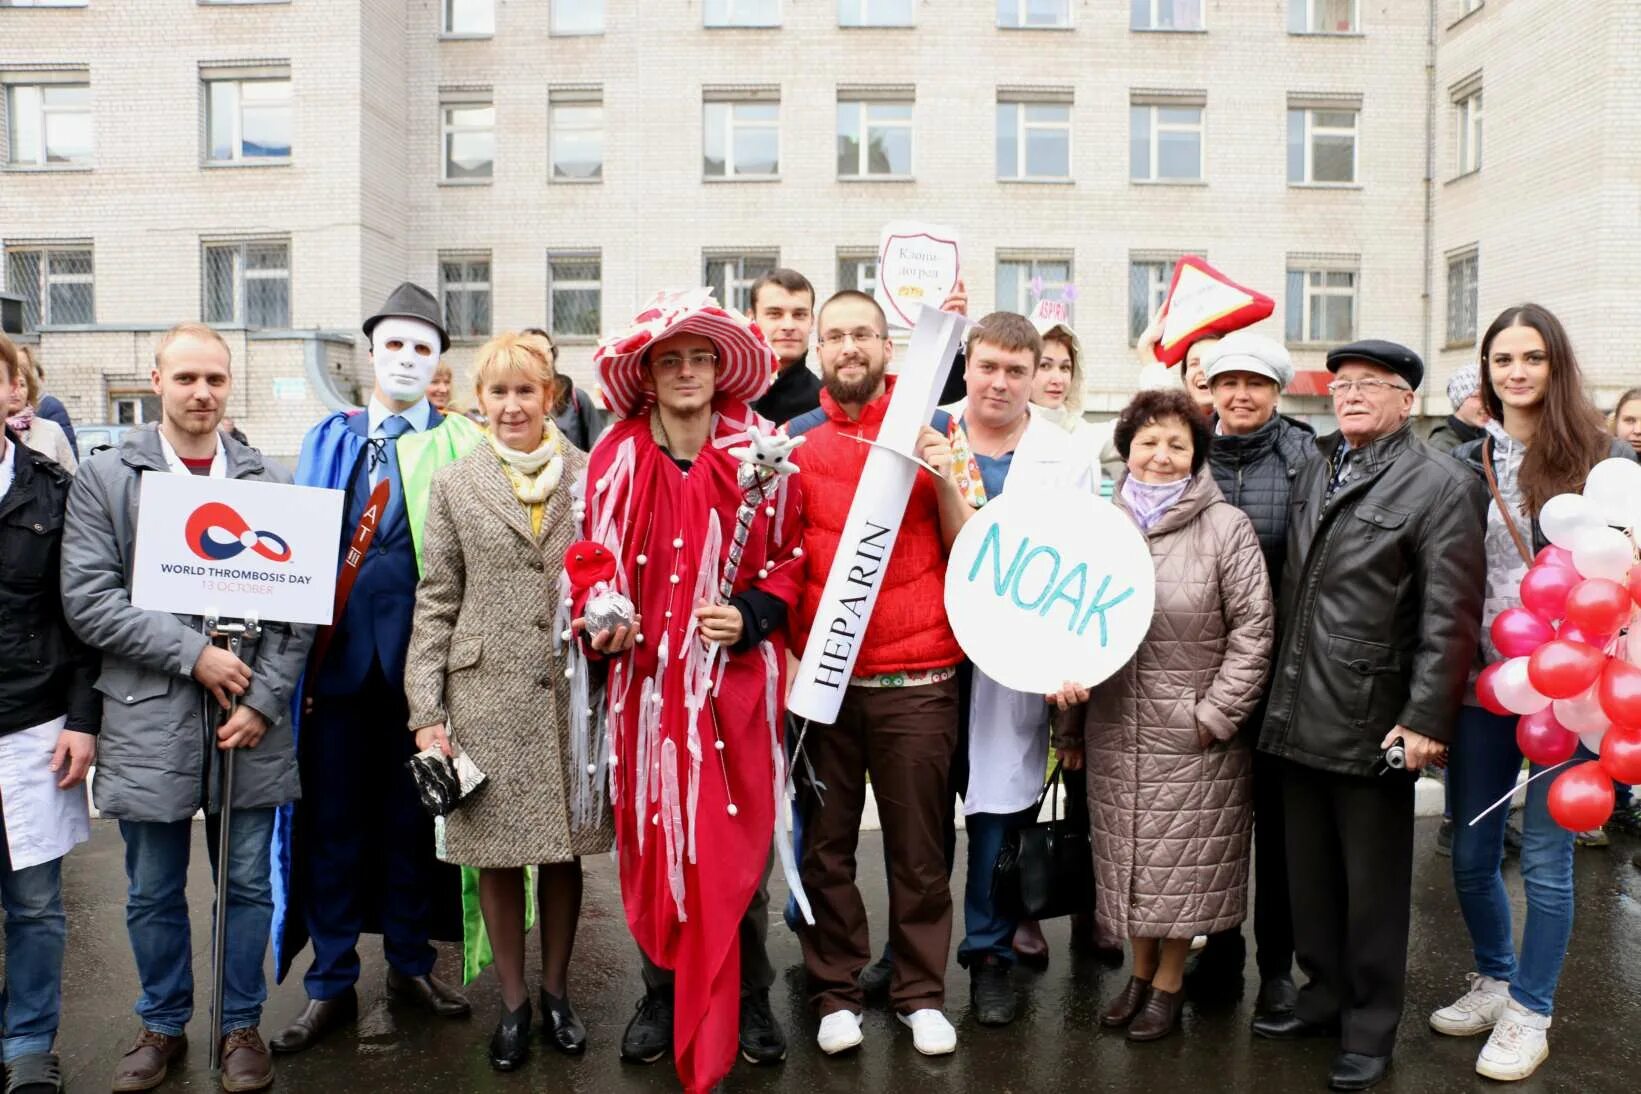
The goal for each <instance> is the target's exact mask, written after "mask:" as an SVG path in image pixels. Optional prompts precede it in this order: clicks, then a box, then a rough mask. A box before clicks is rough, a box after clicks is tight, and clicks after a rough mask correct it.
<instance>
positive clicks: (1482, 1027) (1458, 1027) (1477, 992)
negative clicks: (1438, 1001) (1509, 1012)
mask: <svg viewBox="0 0 1641 1094" xmlns="http://www.w3.org/2000/svg"><path fill="white" fill-rule="evenodd" d="M1465 979H1466V980H1467V981H1469V983H1470V990H1469V991H1467V992H1465V993H1464V994H1463V995H1461V996H1459V998H1458V1000H1457V1001H1456V1002H1454V1003H1453V1005H1452V1006H1448V1007H1443V1008H1442V1009H1441V1010H1438V1011H1436V1012H1435V1013H1433V1014H1432V1015H1431V1016H1430V1028H1431V1029H1433V1030H1435V1031H1436V1032H1437V1033H1445V1034H1447V1035H1448V1036H1449V1037H1474V1036H1475V1035H1476V1034H1478V1033H1486V1032H1487V1031H1488V1030H1490V1029H1492V1028H1493V1025H1494V1023H1496V1022H1497V1021H1498V1020H1499V1015H1501V1014H1503V1013H1504V1005H1505V1004H1506V1003H1508V1002H1509V1001H1510V985H1509V984H1508V983H1506V982H1505V981H1503V980H1494V979H1493V978H1492V977H1491V976H1483V975H1482V974H1481V973H1479V972H1470V973H1465Z"/></svg>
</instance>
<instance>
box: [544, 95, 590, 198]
mask: <svg viewBox="0 0 1641 1094" xmlns="http://www.w3.org/2000/svg"><path fill="white" fill-rule="evenodd" d="M547 144H548V150H549V153H550V155H551V158H552V164H553V173H552V177H553V179H554V180H555V181H559V182H563V181H568V180H575V181H583V182H590V181H595V180H597V179H601V178H603V177H604V94H603V92H602V91H592V90H587V91H582V90H575V91H553V92H550V93H549V95H548V117H547Z"/></svg>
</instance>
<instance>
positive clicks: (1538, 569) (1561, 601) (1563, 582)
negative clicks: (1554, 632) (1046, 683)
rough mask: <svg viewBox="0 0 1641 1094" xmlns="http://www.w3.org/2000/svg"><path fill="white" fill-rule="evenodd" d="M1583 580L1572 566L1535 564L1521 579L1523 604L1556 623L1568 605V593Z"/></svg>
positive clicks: (1539, 615)
mask: <svg viewBox="0 0 1641 1094" xmlns="http://www.w3.org/2000/svg"><path fill="white" fill-rule="evenodd" d="M1583 580H1584V579H1583V578H1582V577H1580V576H1579V573H1578V571H1577V570H1575V569H1573V568H1572V567H1571V566H1534V567H1533V568H1532V569H1530V570H1528V571H1527V573H1526V576H1524V577H1523V578H1522V579H1521V606H1522V607H1524V608H1526V609H1527V610H1528V611H1530V612H1532V613H1533V614H1534V615H1536V616H1538V617H1539V618H1540V619H1542V620H1544V622H1546V623H1554V622H1555V621H1556V620H1558V619H1560V618H1561V614H1562V611H1563V610H1564V609H1565V608H1566V607H1567V594H1568V593H1570V592H1572V591H1573V586H1574V585H1577V584H1578V583H1579V582H1581V581H1583Z"/></svg>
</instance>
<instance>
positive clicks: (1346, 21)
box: [1288, 0, 1362, 34]
mask: <svg viewBox="0 0 1641 1094" xmlns="http://www.w3.org/2000/svg"><path fill="white" fill-rule="evenodd" d="M1359 6H1360V0H1288V33H1290V34H1355V33H1357V32H1358V31H1360V30H1361V29H1362V28H1361V24H1360V23H1359V21H1358V19H1359V14H1360V13H1359V10H1358V9H1359Z"/></svg>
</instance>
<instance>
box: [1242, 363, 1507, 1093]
mask: <svg viewBox="0 0 1641 1094" xmlns="http://www.w3.org/2000/svg"><path fill="white" fill-rule="evenodd" d="M1328 368H1329V370H1330V371H1332V372H1333V373H1334V374H1335V379H1334V381H1333V383H1332V384H1330V385H1329V390H1330V391H1331V392H1332V394H1333V405H1334V413H1335V415H1336V416H1337V417H1338V419H1339V432H1338V433H1336V434H1333V435H1330V436H1328V437H1325V438H1323V439H1322V440H1321V441H1319V442H1318V444H1317V448H1318V452H1319V456H1318V458H1317V459H1314V460H1312V461H1311V462H1309V463H1307V464H1306V465H1305V467H1304V468H1303V469H1302V470H1301V471H1300V472H1299V474H1298V476H1297V477H1296V478H1295V480H1294V484H1293V501H1292V506H1293V510H1292V516H1291V520H1290V523H1289V527H1288V557H1287V561H1286V563H1285V566H1284V571H1283V580H1282V593H1281V598H1280V602H1279V611H1278V621H1279V626H1280V628H1281V630H1280V637H1279V639H1278V644H1277V651H1276V670H1275V674H1274V677H1273V680H1272V683H1271V689H1270V696H1269V700H1268V707H1267V713H1266V716H1265V723H1264V727H1263V729H1262V732H1261V736H1260V741H1259V747H1260V749H1262V750H1263V751H1265V752H1266V753H1269V754H1270V755H1272V756H1275V757H1278V758H1280V759H1281V760H1282V761H1283V767H1282V783H1283V806H1284V809H1285V811H1286V819H1287V849H1288V876H1289V879H1290V892H1291V897H1292V907H1293V910H1294V943H1295V950H1296V951H1297V954H1298V958H1299V966H1300V968H1301V969H1303V970H1304V971H1305V974H1306V976H1307V977H1308V978H1309V980H1308V982H1307V983H1306V984H1305V986H1304V987H1303V988H1302V989H1301V990H1300V992H1299V999H1298V1002H1297V1005H1296V1006H1295V1009H1294V1011H1293V1012H1292V1013H1291V1014H1284V1015H1268V1016H1263V1017H1260V1018H1256V1019H1255V1020H1254V1027H1253V1028H1254V1032H1255V1033H1256V1034H1258V1035H1260V1036H1263V1037H1269V1038H1274V1039H1279V1040H1286V1039H1292V1038H1299V1037H1314V1036H1338V1037H1339V1038H1340V1047H1341V1050H1342V1051H1341V1052H1340V1053H1339V1055H1338V1056H1336V1057H1335V1058H1334V1062H1333V1070H1332V1075H1331V1078H1330V1085H1331V1086H1332V1088H1333V1089H1335V1090H1365V1089H1367V1088H1368V1087H1370V1086H1373V1085H1374V1084H1375V1083H1377V1082H1379V1080H1380V1079H1382V1078H1383V1077H1384V1075H1385V1073H1386V1071H1387V1070H1388V1069H1389V1066H1390V1055H1391V1049H1392V1046H1393V1045H1394V1043H1395V1039H1396V1024H1397V1022H1398V1021H1399V1020H1400V1018H1401V1014H1402V1003H1403V995H1404V989H1405V985H1406V978H1407V935H1408V918H1409V910H1410V907H1409V906H1410V902H1411V899H1412V856H1413V789H1414V782H1415V777H1414V773H1415V772H1417V771H1418V769H1419V768H1421V767H1424V766H1425V765H1426V764H1430V763H1439V762H1441V761H1442V759H1443V757H1444V755H1445V751H1446V748H1445V742H1446V740H1447V739H1448V735H1449V734H1450V733H1451V732H1452V726H1453V724H1454V720H1455V718H1456V717H1457V714H1458V709H1459V704H1460V702H1461V700H1462V699H1463V697H1464V689H1465V682H1466V679H1467V675H1468V673H1469V670H1470V666H1471V665H1472V663H1473V662H1474V661H1475V657H1476V644H1477V641H1478V638H1479V635H1480V630H1481V609H1482V582H1483V577H1484V574H1485V571H1486V566H1485V559H1484V554H1483V546H1482V532H1483V525H1482V520H1483V511H1484V499H1485V495H1484V493H1483V491H1482V489H1481V487H1480V485H1479V484H1478V483H1477V482H1476V480H1475V478H1474V476H1472V475H1471V474H1470V472H1469V471H1468V470H1467V469H1466V468H1465V467H1464V466H1463V465H1462V464H1461V463H1459V461H1457V460H1454V459H1450V458H1449V457H1447V456H1445V455H1442V454H1441V453H1438V452H1435V451H1433V450H1432V449H1431V448H1430V447H1429V446H1427V445H1425V444H1423V443H1422V442H1420V441H1419V440H1417V439H1416V438H1415V437H1414V436H1413V433H1412V427H1411V426H1410V424H1409V423H1408V415H1409V414H1410V413H1411V411H1412V409H1413V391H1414V389H1415V388H1416V387H1417V386H1418V384H1419V382H1420V380H1421V379H1423V376H1424V363H1423V362H1422V361H1420V360H1419V357H1418V355H1417V354H1415V353H1414V352H1413V351H1412V350H1410V349H1407V348H1406V347H1404V346H1399V345H1396V344H1394V343H1391V342H1380V341H1366V342H1356V343H1353V344H1351V345H1348V346H1341V347H1340V348H1338V349H1336V350H1333V351H1332V352H1330V353H1329V354H1328ZM1393 746H1395V747H1400V748H1401V749H1402V750H1404V751H1405V757H1406V759H1405V763H1406V770H1405V771H1398V770H1386V769H1385V768H1386V762H1385V761H1386V759H1387V752H1390V750H1392V749H1393Z"/></svg>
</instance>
